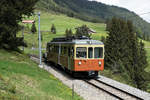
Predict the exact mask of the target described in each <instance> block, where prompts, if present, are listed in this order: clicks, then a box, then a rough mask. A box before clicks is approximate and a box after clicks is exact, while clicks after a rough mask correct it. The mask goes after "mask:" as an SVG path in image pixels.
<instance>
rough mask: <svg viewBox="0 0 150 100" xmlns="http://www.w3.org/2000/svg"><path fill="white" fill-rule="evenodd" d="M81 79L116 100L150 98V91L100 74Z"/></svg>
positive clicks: (34, 58) (35, 59)
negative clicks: (93, 77)
mask: <svg viewBox="0 0 150 100" xmlns="http://www.w3.org/2000/svg"><path fill="white" fill-rule="evenodd" d="M30 57H31V59H32V60H34V61H35V62H37V63H38V62H39V58H38V57H37V56H33V55H31V56H30ZM43 64H44V62H43ZM81 81H84V83H85V84H86V83H87V84H88V85H90V86H92V87H93V88H95V90H96V89H97V90H100V91H103V92H105V93H106V94H108V95H110V97H113V98H116V99H115V100H150V94H149V93H147V92H144V91H141V90H139V89H136V88H133V87H131V86H128V85H125V84H122V83H119V82H117V81H114V80H112V79H109V78H106V77H104V76H100V75H99V77H98V78H97V79H91V80H81ZM87 100H88V99H87ZM107 100H108V99H107ZM109 100H111V99H109Z"/></svg>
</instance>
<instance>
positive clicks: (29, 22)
mask: <svg viewBox="0 0 150 100" xmlns="http://www.w3.org/2000/svg"><path fill="white" fill-rule="evenodd" d="M34 22H35V20H23V21H22V23H27V24H33V23H34Z"/></svg>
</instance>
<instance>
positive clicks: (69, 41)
mask: <svg viewBox="0 0 150 100" xmlns="http://www.w3.org/2000/svg"><path fill="white" fill-rule="evenodd" d="M49 44H79V45H87V44H88V45H104V44H103V42H101V41H98V40H92V39H91V38H88V37H71V38H66V37H60V38H54V39H53V40H52V41H51V42H49Z"/></svg>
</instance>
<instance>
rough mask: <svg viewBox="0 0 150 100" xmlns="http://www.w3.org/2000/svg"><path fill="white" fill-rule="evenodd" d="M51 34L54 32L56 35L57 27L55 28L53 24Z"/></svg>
mask: <svg viewBox="0 0 150 100" xmlns="http://www.w3.org/2000/svg"><path fill="white" fill-rule="evenodd" d="M51 32H52V33H53V34H56V27H55V25H54V24H52V27H51Z"/></svg>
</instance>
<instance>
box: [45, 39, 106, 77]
mask: <svg viewBox="0 0 150 100" xmlns="http://www.w3.org/2000/svg"><path fill="white" fill-rule="evenodd" d="M46 53H47V61H50V62H53V63H55V64H58V65H60V66H61V67H62V68H63V69H65V70H66V71H68V72H70V73H71V74H72V75H73V76H75V77H80V76H89V77H95V76H97V75H98V72H99V71H103V70H104V44H103V43H102V42H101V41H97V40H92V39H89V38H87V37H80V38H65V37H64V38H63V37H62V38H54V39H53V40H52V41H51V42H49V43H47V49H46Z"/></svg>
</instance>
